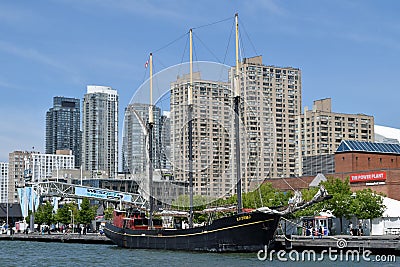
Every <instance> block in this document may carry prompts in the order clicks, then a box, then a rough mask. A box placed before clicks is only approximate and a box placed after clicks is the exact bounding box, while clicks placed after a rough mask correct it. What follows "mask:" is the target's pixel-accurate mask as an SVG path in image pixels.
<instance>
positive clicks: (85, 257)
mask: <svg viewBox="0 0 400 267" xmlns="http://www.w3.org/2000/svg"><path fill="white" fill-rule="evenodd" d="M282 256H283V255H281V258H286V259H287V260H288V261H287V262H282V261H280V260H279V259H278V258H277V256H276V255H275V256H274V257H273V258H272V259H273V260H272V261H271V260H269V259H267V260H265V261H260V260H259V259H258V258H257V253H246V254H243V253H241V254H235V253H225V254H217V253H191V252H176V251H155V250H130V249H121V248H118V247H116V246H113V245H93V244H68V243H42V242H29V241H0V266H1V267H9V266H10V267H11V266H18V267H19V266H62V267H68V266H74V267H75V266H87V267H91V266H109V267H114V266H115V267H117V266H118V267H119V266H144V267H150V266H158V267H161V266H190V267H195V266H212V267H217V266H228V267H234V266H285V267H287V266H321V264H323V265H325V266H332V265H335V266H346V267H349V266H381V267H389V266H400V264H399V263H400V257H396V258H395V262H393V259H392V262H384V263H382V262H379V263H377V262H373V261H375V260H376V255H370V256H369V258H370V260H371V261H370V262H366V261H364V260H362V259H361V261H360V262H352V261H343V260H342V261H341V260H340V258H338V259H337V260H336V261H332V260H329V258H328V257H325V258H324V260H321V261H316V262H312V261H304V262H303V261H299V262H298V261H291V260H290V257H289V255H284V256H283V257H282ZM292 256H295V255H294V254H292ZM318 256H320V255H318ZM292 258H293V257H292Z"/></svg>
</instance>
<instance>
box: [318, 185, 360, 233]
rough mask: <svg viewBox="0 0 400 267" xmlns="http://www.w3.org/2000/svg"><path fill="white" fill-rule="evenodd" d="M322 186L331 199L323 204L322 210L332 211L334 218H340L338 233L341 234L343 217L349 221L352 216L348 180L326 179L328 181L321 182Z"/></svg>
mask: <svg viewBox="0 0 400 267" xmlns="http://www.w3.org/2000/svg"><path fill="white" fill-rule="evenodd" d="M322 185H323V186H324V187H325V189H326V190H327V191H328V193H329V194H330V195H332V198H331V199H329V200H328V201H326V202H323V203H324V205H323V206H324V208H325V209H327V210H330V211H332V214H333V215H334V216H335V217H336V218H340V231H341V232H343V217H345V218H347V219H349V218H350V216H351V214H352V209H351V206H352V201H353V199H352V197H351V195H352V192H351V190H350V183H349V178H348V177H347V179H346V180H345V181H342V180H341V179H339V178H336V179H334V178H332V177H331V178H328V181H326V182H322Z"/></svg>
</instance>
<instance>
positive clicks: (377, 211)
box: [351, 188, 386, 220]
mask: <svg viewBox="0 0 400 267" xmlns="http://www.w3.org/2000/svg"><path fill="white" fill-rule="evenodd" d="M385 209H386V206H385V205H384V204H383V198H382V196H380V195H378V194H377V193H376V192H372V190H371V189H370V188H369V189H363V190H359V191H357V192H356V193H355V198H354V200H353V203H352V205H351V210H352V213H353V214H354V215H355V216H356V217H357V218H358V219H369V220H371V219H375V218H379V217H382V215H383V212H384V211H385Z"/></svg>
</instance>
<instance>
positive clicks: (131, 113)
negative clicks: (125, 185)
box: [122, 103, 161, 174]
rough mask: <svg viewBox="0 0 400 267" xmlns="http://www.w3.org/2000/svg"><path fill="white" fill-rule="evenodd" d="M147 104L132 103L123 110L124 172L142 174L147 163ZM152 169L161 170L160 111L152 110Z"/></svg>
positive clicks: (145, 170) (157, 109)
mask: <svg viewBox="0 0 400 267" xmlns="http://www.w3.org/2000/svg"><path fill="white" fill-rule="evenodd" d="M149 106H150V105H149V104H141V103H133V104H130V105H128V107H127V108H126V109H125V119H124V134H123V140H122V144H123V145H122V150H123V151H122V164H123V166H122V167H123V170H124V172H128V173H131V174H144V173H146V172H147V161H148V147H147V146H148V143H147V140H146V138H147V137H148V134H147V131H148V122H149ZM153 115H154V118H153V119H154V125H153V168H155V169H160V168H161V147H160V138H161V137H160V134H161V133H160V130H161V110H160V108H159V107H154V108H153Z"/></svg>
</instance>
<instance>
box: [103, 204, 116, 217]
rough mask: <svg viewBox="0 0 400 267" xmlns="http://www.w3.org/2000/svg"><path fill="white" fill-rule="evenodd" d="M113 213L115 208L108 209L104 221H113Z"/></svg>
mask: <svg viewBox="0 0 400 267" xmlns="http://www.w3.org/2000/svg"><path fill="white" fill-rule="evenodd" d="M113 212H114V208H113V207H108V208H106V209H105V210H104V219H105V220H112V218H113Z"/></svg>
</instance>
